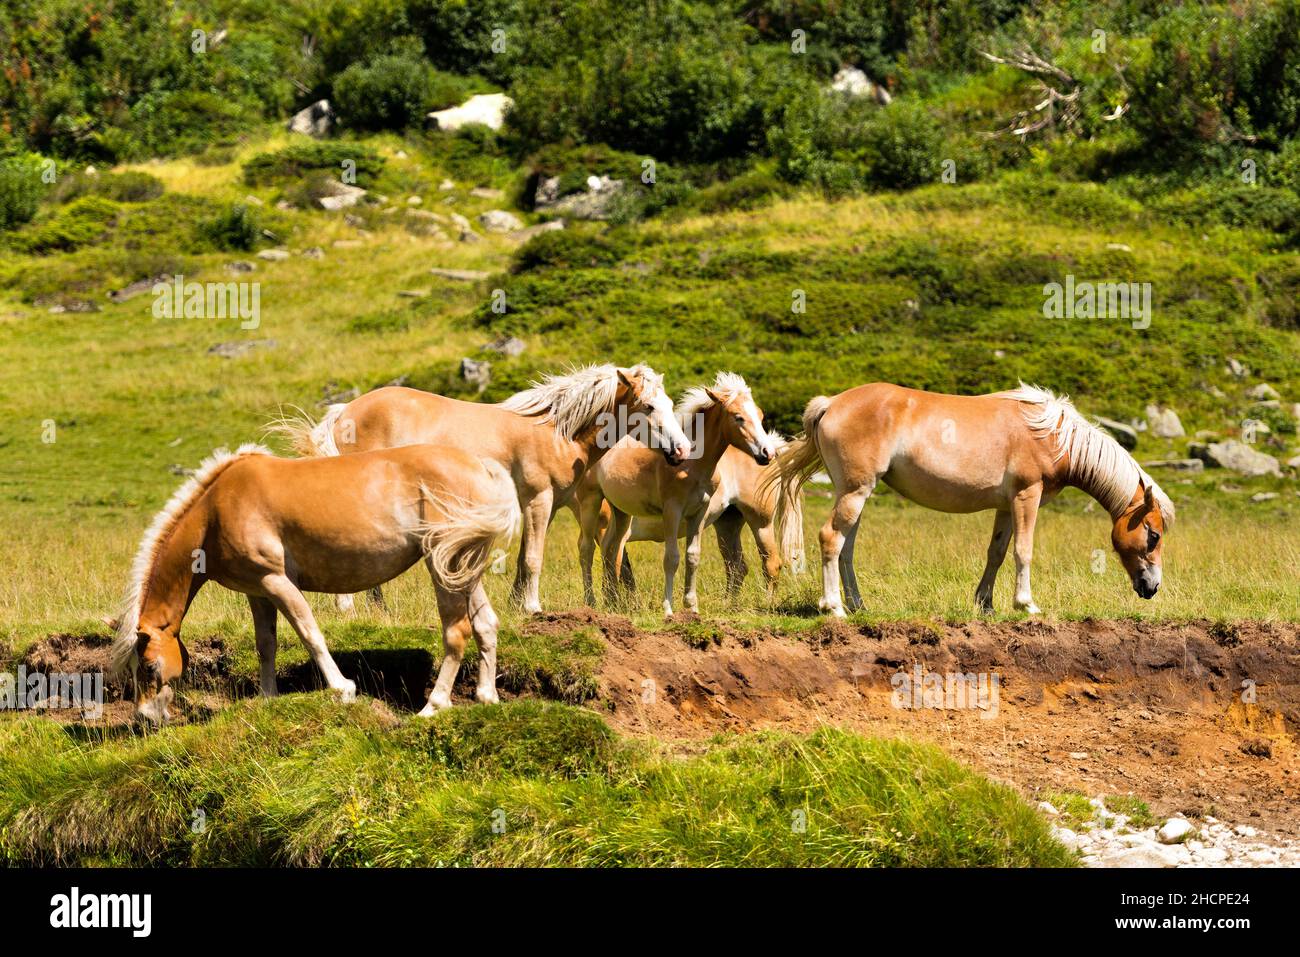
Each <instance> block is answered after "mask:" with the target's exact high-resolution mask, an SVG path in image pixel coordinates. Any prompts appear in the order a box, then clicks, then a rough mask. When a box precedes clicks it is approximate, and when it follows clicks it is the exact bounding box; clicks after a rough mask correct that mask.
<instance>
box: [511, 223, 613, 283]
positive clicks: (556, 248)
mask: <svg viewBox="0 0 1300 957" xmlns="http://www.w3.org/2000/svg"><path fill="white" fill-rule="evenodd" d="M626 253H627V248H626V244H624V243H621V242H619V241H617V240H614V239H611V238H608V237H607V236H595V235H591V234H587V233H579V232H576V231H575V230H571V229H561V230H554V231H552V232H547V233H539V234H538V235H536V236H534V237H533V238H532V239H530V240H529V241H528V242H526V243H524V245H522V246H520V247H519V249H518V250H517V251H516V252H515V256H514V261H513V262H512V263H511V265H510V271H511V272H513V273H516V274H518V273H525V272H532V271H534V270H538V269H584V268H592V267H597V266H612V265H614V264H615V263H617V262H618V261H619V260H620V259H622V258H623V257H624V255H626Z"/></svg>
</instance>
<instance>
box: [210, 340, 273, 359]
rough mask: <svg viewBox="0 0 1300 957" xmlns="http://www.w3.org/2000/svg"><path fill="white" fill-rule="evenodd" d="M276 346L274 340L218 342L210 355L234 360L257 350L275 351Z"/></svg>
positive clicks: (211, 349)
mask: <svg viewBox="0 0 1300 957" xmlns="http://www.w3.org/2000/svg"><path fill="white" fill-rule="evenodd" d="M275 345H276V342H275V340H274V339H236V340H235V341H234V342H218V343H217V344H216V345H214V346H212V347H211V348H210V349H208V355H210V356H221V358H223V359H234V358H235V357H237V356H242V355H244V353H246V352H252V351H253V350H255V349H274V348H275Z"/></svg>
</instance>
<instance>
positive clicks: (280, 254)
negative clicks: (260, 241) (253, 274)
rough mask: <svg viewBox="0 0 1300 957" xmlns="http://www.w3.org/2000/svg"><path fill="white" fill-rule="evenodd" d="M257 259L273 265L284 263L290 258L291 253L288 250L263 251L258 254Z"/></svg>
mask: <svg viewBox="0 0 1300 957" xmlns="http://www.w3.org/2000/svg"><path fill="white" fill-rule="evenodd" d="M257 258H258V259H265V260H266V261H267V262H272V263H279V262H284V261H285V260H286V259H288V258H289V251H288V250H287V249H263V250H262V251H261V252H260V253H258V254H257Z"/></svg>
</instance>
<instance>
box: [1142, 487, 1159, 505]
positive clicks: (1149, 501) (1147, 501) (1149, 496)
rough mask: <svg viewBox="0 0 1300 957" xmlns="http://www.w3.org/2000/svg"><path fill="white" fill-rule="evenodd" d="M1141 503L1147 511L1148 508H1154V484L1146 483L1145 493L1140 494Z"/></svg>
mask: <svg viewBox="0 0 1300 957" xmlns="http://www.w3.org/2000/svg"><path fill="white" fill-rule="evenodd" d="M1142 504H1143V505H1145V506H1146V508H1147V510H1148V511H1149V510H1150V509H1153V508H1155V505H1156V489H1155V486H1154V485H1147V486H1146V493H1145V494H1144V495H1143V496H1142Z"/></svg>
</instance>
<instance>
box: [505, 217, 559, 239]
mask: <svg viewBox="0 0 1300 957" xmlns="http://www.w3.org/2000/svg"><path fill="white" fill-rule="evenodd" d="M563 228H564V220H562V219H552V220H551V221H550V222H549V223H538V224H537V225H536V226H528V227H526V228H524V229H516V230H515V231H514V232H513V233H511V234H510V238H511V239H514V240H516V241H518V242H527V241H528V240H530V239H532V238H533V237H534V236H540V235H541V234H542V233H550V232H555V231H556V230H558V229H563Z"/></svg>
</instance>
